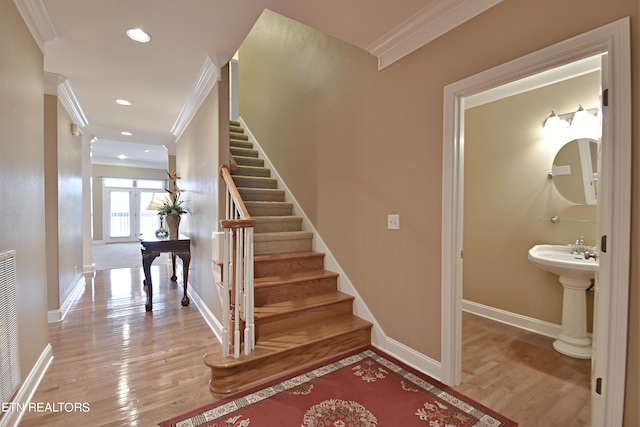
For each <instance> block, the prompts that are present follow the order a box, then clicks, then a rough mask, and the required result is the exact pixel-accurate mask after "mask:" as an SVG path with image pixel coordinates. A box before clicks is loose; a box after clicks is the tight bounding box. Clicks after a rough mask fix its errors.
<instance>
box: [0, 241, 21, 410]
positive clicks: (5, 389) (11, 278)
mask: <svg viewBox="0 0 640 427" xmlns="http://www.w3.org/2000/svg"><path fill="white" fill-rule="evenodd" d="M15 255H16V252H15V251H9V252H4V253H1V254H0V401H1V402H9V401H10V400H11V396H13V394H14V393H15V391H16V390H17V388H18V385H19V384H20V360H19V358H18V307H17V296H16V257H15Z"/></svg>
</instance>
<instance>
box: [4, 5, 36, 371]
mask: <svg viewBox="0 0 640 427" xmlns="http://www.w3.org/2000/svg"><path fill="white" fill-rule="evenodd" d="M0 56H1V57H2V61H0V81H2V84H1V85H0V194H2V197H3V199H4V202H3V204H2V218H3V219H2V227H0V252H5V251H8V250H12V249H14V250H16V258H17V259H16V266H17V274H16V279H17V282H18V289H17V298H18V337H19V353H20V372H21V376H22V380H23V381H24V379H25V378H26V377H27V375H28V374H29V373H30V371H31V369H32V368H33V367H34V365H35V363H36V361H37V360H38V357H40V355H41V354H42V353H43V351H44V349H45V347H46V346H47V343H48V339H47V281H46V280H47V279H46V269H45V264H46V259H47V254H46V252H45V245H44V243H45V210H44V206H45V204H44V171H43V164H44V144H43V138H44V130H43V129H44V125H43V124H44V114H43V110H44V108H43V96H44V81H43V57H42V53H41V52H40V50H39V49H38V46H37V45H36V43H35V42H34V41H33V38H32V37H31V34H30V33H29V31H28V30H27V27H26V26H25V25H24V22H23V21H22V18H21V17H20V14H19V13H18V12H17V10H16V9H15V6H14V4H13V1H11V0H0Z"/></svg>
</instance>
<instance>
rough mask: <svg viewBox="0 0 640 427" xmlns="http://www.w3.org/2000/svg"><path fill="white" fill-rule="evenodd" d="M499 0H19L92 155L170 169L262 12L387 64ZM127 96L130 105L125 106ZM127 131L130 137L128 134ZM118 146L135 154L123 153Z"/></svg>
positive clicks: (52, 83) (53, 83) (49, 77)
mask: <svg viewBox="0 0 640 427" xmlns="http://www.w3.org/2000/svg"><path fill="white" fill-rule="evenodd" d="M501 1H502V0H396V1H393V2H390V1H388V0H304V1H301V0H186V1H177V0H91V1H88V0H14V3H15V4H16V6H17V8H18V10H19V11H20V13H21V15H22V17H23V19H24V20H25V22H26V24H27V26H28V27H29V29H30V31H31V33H32V35H33V36H34V39H35V40H36V42H37V43H38V45H39V46H40V49H41V50H42V52H43V53H44V68H45V69H44V71H45V82H47V83H48V87H49V88H53V89H50V92H52V93H55V94H57V95H58V97H59V98H60V99H61V102H62V103H63V104H64V105H65V107H66V108H67V110H68V111H69V112H70V114H71V116H72V119H73V121H74V122H75V123H76V124H77V125H78V127H79V128H80V129H81V131H82V133H83V135H84V137H85V138H89V139H93V138H94V137H95V139H93V140H94V141H95V142H94V143H93V144H92V146H93V148H92V151H93V153H92V156H93V161H94V162H96V163H97V162H101V163H111V164H126V163H127V162H128V163H129V164H133V163H141V164H142V165H145V164H146V165H149V166H151V165H154V164H157V165H158V166H157V167H165V166H164V164H166V153H167V152H169V153H174V152H175V143H176V140H177V139H179V137H180V135H181V133H182V131H183V130H184V127H186V126H187V125H188V122H189V120H190V118H191V116H192V114H193V113H195V111H197V108H198V107H199V102H201V100H202V99H203V96H206V93H205V92H206V91H208V89H209V88H210V87H211V85H212V84H213V82H214V80H215V79H216V78H217V75H218V73H219V70H220V69H221V68H222V67H223V66H224V65H225V64H226V63H227V62H228V61H229V60H230V59H231V58H232V56H233V55H234V53H235V52H236V51H237V49H238V48H239V47H240V45H241V43H242V41H243V40H244V38H245V37H246V35H247V34H248V33H249V31H250V30H251V28H252V26H253V25H254V23H255V21H256V20H257V19H258V18H259V16H260V14H261V13H262V12H263V11H264V9H270V10H272V11H274V12H277V13H279V14H282V15H284V16H287V17H289V18H292V19H294V20H296V21H299V22H301V23H304V24H306V25H308V26H310V27H313V28H316V29H318V30H320V31H323V32H324V33H326V34H329V35H331V36H334V37H336V38H339V39H341V40H343V41H346V42H348V43H351V44H353V45H355V46H358V47H360V48H362V49H365V50H367V51H368V52H370V53H371V54H372V55H375V56H377V57H378V63H379V67H380V68H383V67H385V66H388V65H390V64H391V63H393V62H394V61H396V60H398V59H399V58H402V57H403V56H405V55H407V54H409V53H411V52H412V51H413V50H415V49H417V48H419V47H420V46H422V45H424V44H426V43H428V42H429V41H431V40H433V39H435V38H436V37H439V36H440V35H441V34H443V33H445V32H447V31H449V30H451V29H452V28H455V27H456V26H458V25H460V24H462V23H463V22H465V21H466V20H468V19H470V18H472V17H474V16H476V15H477V14H479V13H482V12H483V11H484V10H486V9H488V8H490V7H492V6H494V5H495V4H497V3H500V2H501ZM129 28H141V29H143V30H145V31H146V32H148V33H149V34H150V35H151V37H152V39H151V41H150V42H149V43H145V44H142V43H136V42H133V41H131V40H130V39H128V38H127V36H126V35H125V31H126V30H127V29H129ZM118 98H124V99H127V100H129V101H131V102H132V104H133V105H131V106H120V105H118V104H116V103H115V100H116V99H118ZM122 131H128V132H131V133H132V135H131V136H123V135H121V134H120V132H122ZM163 147H166V148H163ZM145 149H146V150H148V151H146V152H145ZM121 154H124V155H126V156H128V160H125V161H123V160H120V159H118V158H117V156H118V155H121ZM118 162H121V163H118ZM158 162H160V163H158Z"/></svg>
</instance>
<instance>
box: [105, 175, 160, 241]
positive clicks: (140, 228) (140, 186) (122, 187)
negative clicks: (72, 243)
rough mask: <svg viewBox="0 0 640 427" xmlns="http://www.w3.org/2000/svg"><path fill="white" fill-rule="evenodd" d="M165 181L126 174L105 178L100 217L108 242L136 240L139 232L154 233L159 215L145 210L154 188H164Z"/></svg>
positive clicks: (154, 190)
mask: <svg viewBox="0 0 640 427" xmlns="http://www.w3.org/2000/svg"><path fill="white" fill-rule="evenodd" d="M164 185H165V182H164V181H161V180H143V179H127V178H105V179H104V180H103V190H102V194H103V197H104V200H103V206H104V212H103V216H102V217H103V218H104V225H103V229H104V230H105V235H104V236H105V241H106V242H107V243H115V242H132V241H137V240H138V236H140V235H141V234H153V233H154V232H155V230H156V229H157V228H158V215H157V212H156V211H155V210H148V209H147V207H148V206H149V203H150V202H151V199H152V197H153V193H154V192H162V191H164Z"/></svg>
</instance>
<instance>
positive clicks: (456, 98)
mask: <svg viewBox="0 0 640 427" xmlns="http://www.w3.org/2000/svg"><path fill="white" fill-rule="evenodd" d="M595 55H604V56H603V57H604V58H605V60H604V61H603V63H602V87H603V88H604V89H605V93H604V96H605V97H606V98H607V101H605V102H604V105H605V106H606V107H605V112H604V113H603V135H602V141H603V143H602V148H601V159H602V162H601V172H600V181H599V185H600V194H599V201H600V204H599V215H598V218H599V221H600V227H599V235H600V240H601V248H602V252H601V256H600V268H599V272H598V278H597V286H596V288H595V291H596V312H597V313H598V315H597V316H596V318H595V320H594V357H593V359H592V399H591V400H592V424H593V425H621V424H622V415H623V405H624V385H625V377H626V372H625V359H626V339H627V337H626V331H627V306H626V300H627V297H628V285H629V229H630V212H631V200H630V188H631V163H630V152H631V115H630V111H631V95H630V94H631V78H630V69H631V68H630V30H629V19H628V18H625V19H622V20H619V21H616V22H614V23H612V24H608V25H605V26H603V27H600V28H598V29H596V30H593V31H590V32H588V33H585V34H582V35H580V36H577V37H574V38H572V39H569V40H566V41H564V42H560V43H558V44H556V45H553V46H550V47H548V48H545V49H542V50H540V51H537V52H534V53H532V54H529V55H526V56H524V57H522V58H518V59H516V60H514V61H511V62H509V63H506V64H503V65H501V66H498V67H495V68H493V69H491V70H487V71H485V72H482V73H480V74H477V75H475V76H471V77H469V78H467V79H464V80H461V81H459V82H456V83H454V84H452V85H449V86H447V87H446V88H445V101H444V138H443V234H442V262H443V265H442V313H443V318H442V357H441V360H442V372H443V375H442V377H443V380H444V382H445V383H447V384H449V385H457V384H459V383H460V376H461V330H462V250H463V245H462V242H463V238H462V237H463V220H464V215H463V211H462V208H463V200H464V198H463V196H464V189H463V187H464V185H463V182H464V181H463V176H464V105H465V99H466V98H467V97H469V96H471V95H475V94H478V93H481V92H484V91H486V90H488V89H492V88H496V87H499V86H503V85H506V84H508V83H512V82H515V81H518V80H521V79H523V78H525V77H528V76H531V75H534V74H537V73H541V72H544V71H547V70H551V69H553V68H556V67H558V66H562V65H565V64H570V63H572V62H575V61H578V60H581V59H584V58H587V57H590V56H595ZM612 284H615V286H612Z"/></svg>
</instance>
